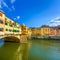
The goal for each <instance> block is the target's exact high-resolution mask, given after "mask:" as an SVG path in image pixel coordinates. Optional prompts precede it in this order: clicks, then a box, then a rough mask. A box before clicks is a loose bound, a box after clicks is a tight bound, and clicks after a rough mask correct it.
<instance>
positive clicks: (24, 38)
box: [21, 24, 28, 42]
mask: <svg viewBox="0 0 60 60" xmlns="http://www.w3.org/2000/svg"><path fill="white" fill-rule="evenodd" d="M21 30H22V33H21V41H23V42H27V37H28V36H27V34H28V28H27V27H26V26H25V24H21Z"/></svg>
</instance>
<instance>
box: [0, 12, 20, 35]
mask: <svg viewBox="0 0 60 60" xmlns="http://www.w3.org/2000/svg"><path fill="white" fill-rule="evenodd" d="M4 34H21V26H20V24H18V23H17V22H14V21H13V20H12V19H10V18H8V17H7V16H6V15H5V14H4V13H3V12H2V11H0V35H4Z"/></svg>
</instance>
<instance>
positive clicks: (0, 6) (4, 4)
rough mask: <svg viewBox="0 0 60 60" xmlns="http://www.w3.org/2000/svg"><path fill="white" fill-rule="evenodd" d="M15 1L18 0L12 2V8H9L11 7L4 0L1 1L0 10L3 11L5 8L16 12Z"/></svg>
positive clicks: (11, 0)
mask: <svg viewBox="0 0 60 60" xmlns="http://www.w3.org/2000/svg"><path fill="white" fill-rule="evenodd" d="M15 1H16V0H10V3H11V7H10V8H9V5H8V4H7V3H6V2H5V1H4V0H0V9H2V8H3V7H5V8H7V9H8V10H9V11H12V10H15V7H14V4H13V3H14V2H15Z"/></svg>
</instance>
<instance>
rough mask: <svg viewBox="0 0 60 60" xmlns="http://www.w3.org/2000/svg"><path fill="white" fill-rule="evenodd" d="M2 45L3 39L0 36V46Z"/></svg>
mask: <svg viewBox="0 0 60 60" xmlns="http://www.w3.org/2000/svg"><path fill="white" fill-rule="evenodd" d="M3 45H4V39H3V38H0V48H1V47H2V46H3Z"/></svg>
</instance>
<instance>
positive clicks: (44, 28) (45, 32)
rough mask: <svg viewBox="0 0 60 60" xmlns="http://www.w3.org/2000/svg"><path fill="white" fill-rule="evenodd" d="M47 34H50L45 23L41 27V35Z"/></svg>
mask: <svg viewBox="0 0 60 60" xmlns="http://www.w3.org/2000/svg"><path fill="white" fill-rule="evenodd" d="M49 34H50V27H49V26H46V25H43V26H42V27H41V35H42V36H48V35H49Z"/></svg>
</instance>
